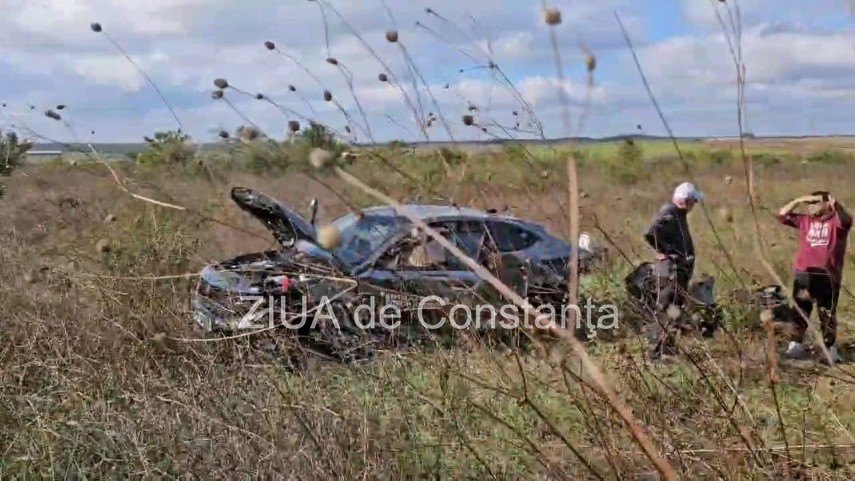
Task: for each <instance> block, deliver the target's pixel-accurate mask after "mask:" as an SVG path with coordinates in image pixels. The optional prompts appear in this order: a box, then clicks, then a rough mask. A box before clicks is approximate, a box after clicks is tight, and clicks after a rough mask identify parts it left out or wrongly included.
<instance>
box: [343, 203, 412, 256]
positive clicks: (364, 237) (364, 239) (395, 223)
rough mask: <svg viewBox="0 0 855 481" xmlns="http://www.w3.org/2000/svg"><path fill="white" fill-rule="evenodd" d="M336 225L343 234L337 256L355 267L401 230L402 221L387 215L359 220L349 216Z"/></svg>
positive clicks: (369, 216) (368, 216) (351, 215)
mask: <svg viewBox="0 0 855 481" xmlns="http://www.w3.org/2000/svg"><path fill="white" fill-rule="evenodd" d="M334 225H335V226H336V227H337V228H338V230H339V232H341V246H339V247H338V248H337V249H335V255H336V257H338V258H339V259H341V260H342V261H344V262H346V263H347V264H349V265H351V266H353V265H356V264H359V263H361V262H364V261H365V260H366V259H367V258H368V257H369V256H370V255H371V254H373V253H374V252H376V251H377V249H379V248H380V246H381V245H383V242H385V241H386V239H388V238H389V236H391V235H392V234H394V233H395V231H397V230H398V229H399V228H400V226H401V225H402V221H401V220H400V219H398V218H397V217H394V216H387V215H384V216H371V215H367V216H363V217H362V218H358V217H357V216H356V215H354V214H348V215H346V216H344V217H342V218H341V219H339V220H337V221H335V223H334Z"/></svg>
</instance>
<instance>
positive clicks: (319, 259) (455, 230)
mask: <svg viewBox="0 0 855 481" xmlns="http://www.w3.org/2000/svg"><path fill="white" fill-rule="evenodd" d="M231 197H232V200H233V201H234V202H235V203H237V205H238V206H239V207H240V208H241V209H243V210H244V211H246V212H248V213H249V214H251V215H253V216H254V217H255V218H257V219H258V220H260V221H261V222H262V224H264V225H265V226H266V227H267V229H268V230H269V231H270V232H271V233H272V234H273V236H274V237H275V238H276V239H277V240H278V241H279V244H280V246H281V248H280V249H278V250H275V251H269V252H261V253H255V254H247V255H242V256H239V257H236V258H234V259H230V260H227V261H223V262H220V263H217V264H214V265H210V266H207V267H205V268H204V270H203V272H202V274H201V280H200V282H199V285H198V287H197V290H196V292H195V295H194V298H193V308H194V316H195V319H196V322H197V323H198V324H199V326H200V327H201V328H202V329H203V330H205V331H230V332H233V331H239V330H242V329H256V328H261V327H272V326H273V325H274V324H275V325H277V326H278V325H280V324H282V323H283V322H284V321H287V322H288V323H289V324H288V325H289V326H297V329H296V330H297V331H299V332H300V333H303V334H305V333H306V331H307V330H308V329H309V326H308V324H309V323H303V324H300V322H302V321H306V319H307V318H309V321H311V318H312V316H315V315H317V313H318V309H319V305H320V303H321V301H322V300H323V301H324V302H327V303H328V304H327V305H326V306H324V308H325V309H332V312H335V313H338V314H341V315H342V316H343V317H346V318H347V319H348V320H347V321H346V322H347V323H350V325H353V322H354V319H357V318H358V317H359V316H357V315H356V314H355V313H354V311H355V310H357V309H355V306H356V305H358V304H362V305H367V304H370V305H371V306H372V307H371V308H370V309H367V310H366V309H362V310H361V312H360V313H359V315H361V316H364V315H366V314H370V312H375V313H376V310H377V309H380V308H382V307H383V306H389V305H392V306H394V307H395V308H397V309H399V310H400V311H413V310H415V309H418V307H419V305H420V303H421V306H422V307H423V308H425V309H426V310H430V309H439V308H440V307H441V305H442V304H444V305H446V306H448V305H453V304H456V303H463V304H466V305H473V304H478V303H482V302H485V300H486V299H490V300H493V301H496V300H498V299H499V297H498V296H497V295H496V293H495V292H494V291H493V288H492V287H491V286H490V285H489V284H488V283H487V282H485V281H483V280H481V279H480V278H479V277H478V276H477V275H476V274H475V273H474V272H473V271H472V270H471V269H469V268H468V267H466V266H465V265H464V264H463V263H462V262H460V261H459V259H457V258H456V257H454V256H453V255H451V253H450V252H448V251H447V250H446V249H444V248H442V247H441V246H439V245H438V244H435V241H433V240H432V239H430V238H429V237H428V236H426V235H425V234H424V233H423V232H421V230H420V229H418V228H415V227H416V226H415V225H414V224H413V223H412V222H411V221H410V219H409V218H408V217H407V216H405V215H403V213H402V212H400V211H398V210H397V209H396V208H393V207H390V206H378V207H371V208H367V209H363V210H362V211H360V212H358V213H350V214H347V215H345V216H343V217H341V218H339V219H337V220H335V221H334V222H333V223H332V225H334V226H335V227H336V228H337V230H338V231H339V233H340V237H341V242H340V243H339V245H338V247H335V248H333V249H330V250H327V249H324V248H322V247H321V246H320V245H319V243H318V242H317V241H316V235H317V233H316V229H315V214H316V212H317V201H316V200H313V201H312V204H311V206H312V214H311V218H310V220H308V221H307V220H305V219H304V218H303V217H301V216H299V215H297V214H296V213H294V212H293V211H292V210H291V209H289V208H287V207H286V206H285V205H284V204H282V203H281V202H279V201H278V200H276V199H273V198H271V197H269V196H266V195H264V194H262V193H260V192H258V191H255V190H252V189H248V188H242V187H235V188H234V189H232V192H231ZM401 209H405V210H406V213H407V214H409V215H411V216H415V217H416V218H418V219H420V220H421V221H423V222H424V223H426V224H427V225H429V226H430V227H432V228H433V229H435V230H437V231H439V232H441V233H442V234H443V235H444V236H445V237H446V239H447V240H449V241H450V242H452V243H453V244H454V245H456V246H457V247H458V248H460V249H461V250H462V251H463V252H464V253H466V254H467V255H468V256H470V257H471V258H472V259H475V260H477V262H479V263H480V264H481V265H483V266H484V267H486V268H488V270H490V271H491V272H493V273H494V275H496V276H497V277H499V278H500V279H502V280H503V281H504V282H506V283H507V284H508V285H510V286H512V287H513V288H514V289H515V290H516V291H517V292H518V293H520V294H521V295H522V296H523V297H528V298H529V300H530V301H533V300H537V301H538V302H561V300H562V299H563V298H564V295H565V293H566V291H567V287H566V286H567V285H566V279H567V277H568V271H569V269H568V260H569V259H570V254H571V252H572V249H573V247H571V246H570V245H569V244H568V243H567V242H565V241H564V240H562V239H560V238H558V237H556V236H555V235H553V234H551V233H549V232H548V231H547V230H546V229H545V228H544V227H543V226H541V225H539V224H536V223H533V222H529V221H526V220H522V219H518V218H515V217H510V216H506V215H499V214H497V213H494V212H484V211H480V210H476V209H472V208H463V207H455V206H440V205H406V206H403V207H402V208H401ZM586 241H587V236H586V235H583V237H580V244H581V246H582V248H581V250H580V253H579V260H580V266H581V267H580V268H581V271H582V272H584V270H585V268H586V266H587V265H589V264H588V263H589V262H590V261H591V260H593V259H596V258H597V256H598V255H599V252H597V251H596V250H594V249H591V248H590V247H589V246H587V242H586ZM427 300H429V301H430V302H432V303H433V304H429V303H427V302H425V301H427ZM532 303H533V304H534V303H535V302H532ZM372 309H374V310H373V311H372ZM369 311H370V312H369ZM336 320H340V318H339V317H336ZM357 320H358V319H357ZM360 325H364V324H360Z"/></svg>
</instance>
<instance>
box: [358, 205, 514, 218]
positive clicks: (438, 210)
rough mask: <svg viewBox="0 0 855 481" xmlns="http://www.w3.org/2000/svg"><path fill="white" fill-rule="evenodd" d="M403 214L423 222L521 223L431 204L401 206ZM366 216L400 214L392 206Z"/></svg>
mask: <svg viewBox="0 0 855 481" xmlns="http://www.w3.org/2000/svg"><path fill="white" fill-rule="evenodd" d="M401 211H403V212H402V213H403V214H409V215H411V216H414V217H416V218H417V219H419V220H421V221H428V220H442V219H444V218H458V217H466V218H473V219H498V220H510V221H515V222H520V219H517V218H515V217H511V216H506V215H500V214H491V213H489V212H485V211H483V210H479V209H474V208H472V207H455V206H453V205H431V204H403V205H401ZM362 212H363V213H364V214H365V215H379V216H397V215H398V212H397V211H396V209H395V208H394V207H392V206H388V205H379V206H374V207H368V208H365V209H362Z"/></svg>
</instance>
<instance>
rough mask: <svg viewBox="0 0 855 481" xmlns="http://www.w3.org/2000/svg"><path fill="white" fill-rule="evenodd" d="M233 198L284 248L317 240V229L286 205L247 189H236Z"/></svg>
mask: <svg viewBox="0 0 855 481" xmlns="http://www.w3.org/2000/svg"><path fill="white" fill-rule="evenodd" d="M231 198H232V201H234V203H235V204H237V206H238V207H240V208H241V210H243V211H244V212H247V213H249V214H250V215H252V216H253V217H255V218H256V219H258V220H259V221H260V222H261V224H262V225H264V227H266V228H267V230H268V231H270V232H271V233H272V234H273V236H274V237H275V238H276V240H277V241H278V242H279V244H280V245H282V247H286V248H288V247H293V246H294V244H295V243H296V242H297V241H299V240H308V241H313V242H314V240H315V235H316V233H315V228H314V227H313V226H312V225H311V224H310V223H309V222H308V221H306V220H305V219H303V218H302V217H301V216H300V215H298V214H296V213H295V212H293V211H292V210H291V209H289V208H288V207H287V206H285V204H283V203H282V202H280V201H278V200H276V199H275V198H273V197H271V196H268V195H266V194H264V193H262V192H259V191H257V190H254V189H250V188H247V187H234V188H232V190H231Z"/></svg>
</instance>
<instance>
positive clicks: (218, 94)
mask: <svg viewBox="0 0 855 481" xmlns="http://www.w3.org/2000/svg"><path fill="white" fill-rule="evenodd" d="M211 98H212V99H214V100H219V99H221V98H223V91H222V90H214V91H213V92H211Z"/></svg>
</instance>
